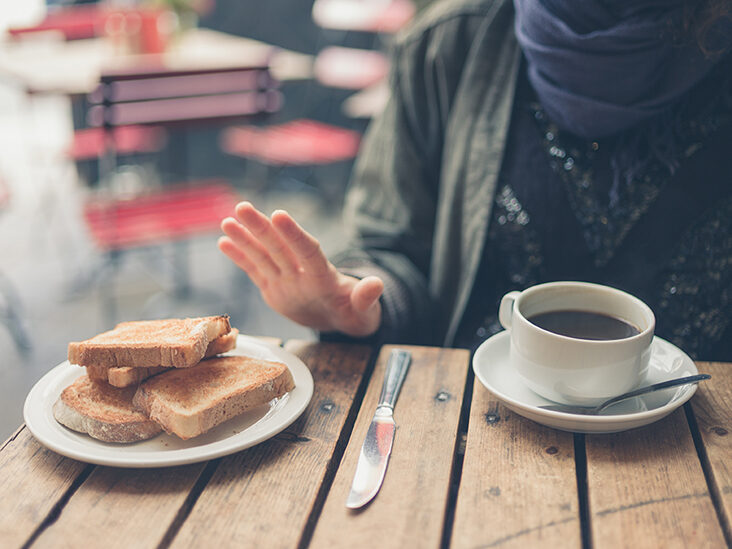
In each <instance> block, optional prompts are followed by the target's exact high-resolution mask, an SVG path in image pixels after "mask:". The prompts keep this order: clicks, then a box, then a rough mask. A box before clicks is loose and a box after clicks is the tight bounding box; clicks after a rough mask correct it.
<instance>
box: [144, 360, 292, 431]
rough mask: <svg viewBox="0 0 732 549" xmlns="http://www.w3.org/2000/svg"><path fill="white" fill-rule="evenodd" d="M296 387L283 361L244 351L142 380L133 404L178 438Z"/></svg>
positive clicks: (215, 423) (204, 429)
mask: <svg viewBox="0 0 732 549" xmlns="http://www.w3.org/2000/svg"><path fill="white" fill-rule="evenodd" d="M294 387H295V382H294V380H293V379H292V374H291V373H290V370H289V369H288V368H287V366H286V365H285V364H282V363H279V362H271V361H267V360H261V359H256V358H251V357H244V356H227V357H219V358H212V359H209V360H206V361H204V362H202V363H201V364H199V365H198V366H196V367H195V368H187V369H176V370H169V371H167V372H164V373H162V374H160V375H157V376H155V377H152V378H150V379H148V380H146V381H144V382H143V383H142V384H140V386H139V387H138V389H137V392H136V393H135V396H134V398H133V404H134V405H135V406H136V407H137V408H138V409H140V410H142V411H143V412H144V413H145V414H146V415H147V416H148V417H150V419H152V420H154V421H156V422H157V423H159V424H160V425H161V426H162V428H163V429H164V430H165V431H166V432H168V433H171V434H175V435H177V436H179V437H180V438H182V439H184V440H185V439H189V438H192V437H195V436H198V435H200V434H202V433H205V432H206V431H208V430H209V429H211V428H213V427H215V426H216V425H219V424H221V423H223V422H224V421H226V420H227V419H230V418H233V417H235V416H237V415H239V414H241V413H243V412H245V411H246V410H250V409H252V408H256V407H257V406H261V405H263V404H266V403H267V402H269V401H270V400H272V399H273V398H276V397H280V396H282V395H284V394H285V393H287V392H288V391H291V390H292V389H293V388H294Z"/></svg>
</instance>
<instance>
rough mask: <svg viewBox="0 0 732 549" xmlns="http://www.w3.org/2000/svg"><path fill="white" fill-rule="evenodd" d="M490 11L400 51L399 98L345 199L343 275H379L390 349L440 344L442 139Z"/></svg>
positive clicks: (435, 20) (408, 41)
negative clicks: (436, 282) (436, 277)
mask: <svg viewBox="0 0 732 549" xmlns="http://www.w3.org/2000/svg"><path fill="white" fill-rule="evenodd" d="M481 15H482V11H481V10H480V9H475V10H473V12H471V13H469V14H467V15H466V14H465V13H464V12H460V13H459V14H454V13H450V12H447V13H442V14H438V15H437V16H434V15H433V17H432V18H431V20H429V21H428V22H427V23H424V24H422V25H421V26H420V27H419V28H414V29H412V31H411V32H410V33H409V35H407V36H405V37H404V38H402V39H401V40H400V41H398V42H397V44H396V46H395V47H394V51H393V55H392V72H391V75H390V99H389V102H388V104H387V105H386V107H385V109H384V111H383V112H382V113H381V114H380V116H379V117H378V118H376V119H374V120H373V121H372V122H371V125H370V126H369V129H368V131H367V133H366V136H365V138H364V141H363V144H362V147H361V151H360V153H359V158H358V160H357V162H356V165H355V167H354V173H353V177H352V181H351V183H350V186H349V190H348V193H347V197H346V203H345V208H344V223H345V226H346V227H347V228H348V230H349V245H348V248H347V250H346V251H344V252H342V253H341V254H339V255H337V256H336V257H335V258H334V262H335V264H336V266H337V267H338V268H339V269H340V270H341V271H343V272H347V273H349V274H353V275H355V276H358V277H364V276H367V275H370V274H374V275H377V276H380V277H381V278H382V279H383V280H384V284H385V288H384V294H383V296H382V310H383V318H382V327H381V330H380V332H379V334H378V336H377V337H378V339H379V340H380V341H382V342H390V341H392V342H393V341H399V342H401V343H421V344H435V343H437V342H438V336H439V334H437V333H435V332H436V330H435V326H436V325H437V324H438V323H436V322H435V321H434V320H435V318H436V317H435V315H439V314H441V312H440V311H439V310H437V300H436V299H435V296H433V295H431V293H430V289H429V288H430V283H429V276H430V275H429V273H430V262H431V249H432V239H433V232H434V223H435V211H436V204H437V201H438V200H439V195H440V169H441V155H442V148H443V142H442V140H443V136H444V133H445V127H446V125H447V121H448V119H449V116H450V111H451V108H452V103H453V99H454V97H455V92H456V89H457V87H458V84H459V80H460V74H461V72H462V70H463V64H464V60H465V58H466V56H467V52H468V49H469V47H470V37H471V36H472V35H473V34H474V31H475V28H477V26H478V24H479V23H480V17H481Z"/></svg>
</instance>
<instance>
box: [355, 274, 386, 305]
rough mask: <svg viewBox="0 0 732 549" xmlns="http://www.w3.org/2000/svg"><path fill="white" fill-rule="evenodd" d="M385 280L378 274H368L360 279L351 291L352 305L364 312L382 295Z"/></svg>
mask: <svg viewBox="0 0 732 549" xmlns="http://www.w3.org/2000/svg"><path fill="white" fill-rule="evenodd" d="M383 291H384V282H383V281H382V280H381V279H380V278H379V277H377V276H367V277H366V278H363V279H361V280H359V281H358V283H357V284H356V285H355V286H354V287H353V291H352V292H351V305H352V306H353V308H354V309H355V310H356V311H359V312H364V311H366V310H368V309H369V307H371V306H372V305H374V303H376V301H377V300H378V299H379V297H381V294H382V293H383Z"/></svg>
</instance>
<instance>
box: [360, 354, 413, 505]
mask: <svg viewBox="0 0 732 549" xmlns="http://www.w3.org/2000/svg"><path fill="white" fill-rule="evenodd" d="M411 359H412V354H411V353H410V352H409V351H405V350H404V349H393V350H392V352H391V355H390V356H389V361H388V362H387V363H386V373H385V374H384V385H383V386H382V388H381V397H379V404H378V405H377V406H376V412H375V413H374V419H372V420H371V425H369V430H368V432H367V433H366V438H365V439H364V441H363V446H362V447H361V454H360V455H359V457H358V465H356V473H355V475H354V476H353V483H352V484H351V492H350V493H349V494H348V499H347V500H346V507H348V508H349V509H358V508H360V507H363V506H364V505H366V504H367V503H368V502H369V501H371V500H372V499H373V498H374V496H376V494H377V493H378V491H379V488H381V484H382V482H383V481H384V475H385V474H386V466H387V464H388V462H389V455H390V454H391V447H392V444H393V443H394V433H395V432H396V425H395V424H394V405H395V404H396V400H397V397H398V396H399V389H401V387H402V383H403V382H404V378H405V377H406V376H407V370H409V363H410V362H411Z"/></svg>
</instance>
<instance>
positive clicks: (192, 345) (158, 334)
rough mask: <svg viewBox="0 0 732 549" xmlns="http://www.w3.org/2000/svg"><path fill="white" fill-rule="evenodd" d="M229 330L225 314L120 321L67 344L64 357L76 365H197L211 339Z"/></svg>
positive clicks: (112, 366) (181, 366)
mask: <svg viewBox="0 0 732 549" xmlns="http://www.w3.org/2000/svg"><path fill="white" fill-rule="evenodd" d="M230 331H231V325H230V324H229V317H228V316H211V317H202V318H183V319H177V318H171V319H164V320H139V321H132V322H122V323H120V324H118V325H117V326H116V327H115V328H114V329H113V330H109V331H107V332H104V333H101V334H99V335H96V336H94V337H92V338H91V339H87V340H86V341H81V342H72V343H69V347H68V358H69V362H71V363H72V364H78V365H80V366H106V367H108V368H114V367H120V366H134V367H158V366H164V367H165V366H167V367H174V368H188V367H190V366H194V365H195V364H198V362H199V361H200V360H201V359H202V358H203V356H204V355H205V353H206V349H207V348H208V345H209V343H210V342H211V341H213V340H214V339H216V338H218V337H221V336H222V335H224V334H227V333H229V332H230Z"/></svg>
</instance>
